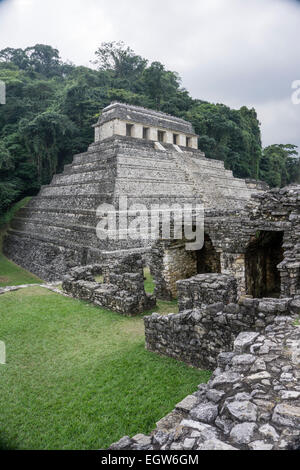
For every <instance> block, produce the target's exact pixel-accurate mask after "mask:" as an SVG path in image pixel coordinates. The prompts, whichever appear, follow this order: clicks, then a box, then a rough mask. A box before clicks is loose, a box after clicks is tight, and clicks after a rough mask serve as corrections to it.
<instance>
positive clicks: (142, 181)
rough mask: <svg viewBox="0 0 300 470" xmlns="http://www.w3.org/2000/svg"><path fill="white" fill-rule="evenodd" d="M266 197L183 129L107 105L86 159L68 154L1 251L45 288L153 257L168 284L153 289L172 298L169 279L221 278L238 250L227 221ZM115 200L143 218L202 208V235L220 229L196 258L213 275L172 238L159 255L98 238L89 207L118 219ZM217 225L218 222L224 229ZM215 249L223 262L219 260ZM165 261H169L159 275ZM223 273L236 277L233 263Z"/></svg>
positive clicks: (139, 242) (148, 246)
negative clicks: (75, 274) (72, 275)
mask: <svg viewBox="0 0 300 470" xmlns="http://www.w3.org/2000/svg"><path fill="white" fill-rule="evenodd" d="M265 189H266V187H265V185H263V184H262V183H261V182H258V181H252V180H251V181H248V180H244V179H240V178H235V177H234V175H233V173H232V171H231V170H228V169H226V168H225V166H224V162H223V161H219V160H213V159H209V158H206V157H205V154H204V153H203V152H202V151H201V150H199V149H198V145H197V135H196V134H195V132H194V129H193V126H192V124H191V123H189V122H187V121H184V120H183V119H179V118H177V117H173V116H169V115H168V114H164V113H161V112H158V111H153V110H151V109H145V108H141V107H138V106H131V105H126V104H121V103H112V104H111V105H110V106H108V107H106V108H105V109H103V110H102V112H101V116H100V118H99V121H98V123H97V124H96V125H95V141H94V142H92V143H91V144H90V145H89V147H88V149H87V151H86V152H83V153H80V154H77V155H74V158H73V162H72V163H71V164H68V165H65V167H64V170H63V172H62V173H60V174H56V175H54V176H53V179H52V181H51V183H50V184H48V185H46V186H42V187H41V189H40V192H39V194H38V195H37V196H36V197H33V198H32V199H31V201H30V202H29V204H28V205H27V206H26V207H24V208H22V209H21V210H20V211H19V212H18V213H17V214H16V216H15V217H14V219H13V221H12V223H11V225H10V229H9V231H8V233H7V235H6V237H5V239H4V245H3V250H4V253H5V254H6V255H7V256H8V257H9V258H10V259H12V260H13V261H15V262H16V263H17V264H19V265H20V266H23V267H24V268H26V269H28V270H29V271H31V272H32V273H35V274H37V275H38V276H39V277H40V278H42V279H44V280H50V281H56V280H60V279H61V278H62V276H63V275H64V274H66V273H68V272H69V270H70V269H71V268H73V267H75V266H86V265H89V264H93V263H100V264H101V263H104V262H105V260H108V261H109V262H110V261H111V260H112V259H113V257H118V256H123V255H126V254H128V253H136V254H142V256H143V258H144V260H145V263H146V260H148V261H147V263H150V261H149V259H150V258H153V259H155V262H154V263H152V265H153V266H154V267H153V270H155V269H156V268H157V267H160V268H161V269H162V270H163V272H164V273H165V274H164V276H165V278H166V279H167V280H164V281H161V282H159V283H157V285H158V286H161V291H162V290H164V291H166V292H167V294H166V295H167V296H170V295H175V288H176V281H177V280H178V279H186V278H187V277H190V276H192V275H194V274H195V273H197V272H198V271H199V272H202V271H203V269H204V270H207V269H208V270H211V269H213V272H215V270H217V271H219V270H220V269H223V270H225V271H226V272H228V271H229V272H230V266H231V264H232V263H233V264H234V262H235V261H234V260H235V259H236V258H235V257H234V256H233V253H235V252H236V250H238V248H237V247H238V244H237V242H236V237H238V238H240V227H239V225H238V227H236V225H235V223H239V222H238V221H239V220H240V217H241V213H242V211H244V210H245V208H246V207H247V205H248V203H249V202H251V204H253V203H254V200H253V199H252V195H255V194H256V195H259V194H261V193H263V192H264V190H265ZM120 198H122V199H124V198H126V200H127V203H128V208H129V207H132V206H134V205H143V207H144V208H146V210H148V211H149V210H150V211H151V210H152V208H153V206H154V207H155V206H157V205H159V207H162V208H164V207H165V206H167V207H170V206H172V205H177V206H178V205H180V207H184V206H185V204H187V205H195V204H196V205H198V206H199V205H201V207H203V208H204V210H205V225H206V227H208V226H209V223H212V226H214V223H216V224H217V225H218V227H219V229H218V230H217V231H216V230H215V229H213V230H208V231H207V233H206V232H205V235H206V237H207V240H206V245H205V253H207V256H208V257H209V259H210V261H211V263H212V265H213V268H211V267H210V266H209V267H207V262H206V261H203V259H202V258H203V256H202V254H201V253H202V252H201V253H200V254H199V259H200V258H201V256H202V258H201V260H202V261H201V260H200V261H199V262H198V261H197V256H198V255H197V253H194V252H188V251H186V250H185V247H184V240H178V241H176V240H175V242H174V243H175V245H174V246H173V245H172V247H171V249H169V246H166V247H165V248H164V250H165V251H164V250H163V251H162V250H161V249H157V248H156V241H155V240H153V239H149V238H148V239H147V238H143V237H140V238H138V239H137V238H134V237H132V236H131V234H132V233H131V230H130V229H129V228H128V230H125V231H124V233H123V232H122V236H120V237H116V238H114V237H110V238H109V239H100V238H99V237H98V236H97V231H96V228H97V224H98V223H99V216H98V215H97V213H98V211H97V209H98V208H99V207H100V206H101V207H103V205H106V204H108V205H110V206H111V205H112V206H113V207H114V208H115V210H116V212H117V213H118V211H119V212H120V213H122V212H123V209H122V210H121V209H119V202H120ZM129 214H130V212H129ZM232 214H233V217H235V218H234V221H231V222H230V227H232V228H233V229H234V230H235V232H234V234H233V235H232V239H233V241H234V243H233V245H232V244H230V243H229V241H228V232H229V228H228V226H227V221H228V218H229V217H230V215H232ZM128 217H129V222H130V221H131V219H130V216H128ZM221 220H224V221H226V224H225V225H226V227H225V228H224V227H223V226H222V224H221V222H220V221H221ZM244 225H245V224H244ZM251 230H252V228H251ZM256 230H257V228H256V227H255V229H254V233H256ZM215 231H216V235H215ZM251 233H252V232H251ZM237 234H238V235H237ZM125 235H126V236H125ZM159 242H160V240H158V243H159ZM220 243H223V245H224V246H223V245H222V247H220V246H219V245H220ZM214 245H215V246H216V247H217V250H219V251H220V250H221V251H222V253H223V255H222V256H223V258H224V257H225V256H227V255H228V259H227V258H226V260H225V261H224V260H223V258H222V259H221V261H220V260H219V257H220V256H219V251H218V252H217V254H216V253H215V251H214V249H213V246H214ZM157 253H159V258H158V259H156V258H155V256H157ZM240 254H241V253H240V252H239V253H238V255H239V256H240ZM177 255H178V256H177ZM174 258H176V260H175V261H174ZM238 259H239V258H238ZM168 260H173V261H170V263H169V265H170V266H169V268H165V267H164V263H168V262H169V261H168ZM197 266H198V267H197ZM203 266H204V267H203ZM197 269H198V271H197ZM232 270H233V271H234V272H240V267H239V264H237V266H235V265H234V267H233V268H232ZM205 272H206V271H205ZM209 272H210V271H209ZM159 276H160V273H159V275H158V277H159ZM164 286H165V287H164ZM157 288H158V287H157ZM170 292H171V294H170ZM172 292H173V293H172ZM161 295H162V296H165V294H164V293H162V294H161Z"/></svg>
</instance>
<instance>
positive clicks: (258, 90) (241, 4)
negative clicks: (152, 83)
mask: <svg viewBox="0 0 300 470" xmlns="http://www.w3.org/2000/svg"><path fill="white" fill-rule="evenodd" d="M299 33H300V2H299V1H297V0H186V1H183V0H151V2H149V0H128V1H124V0H0V49H3V48H5V47H8V46H9V47H21V48H25V47H27V46H31V45H34V44H36V43H43V44H50V45H52V46H53V47H56V48H57V49H59V51H60V53H61V56H62V58H63V59H65V60H66V59H69V60H70V61H72V62H74V63H75V64H77V65H87V66H89V65H90V64H89V61H90V60H91V59H93V57H94V52H95V50H96V49H97V47H98V46H99V45H100V44H101V42H103V41H114V40H123V41H124V42H125V43H126V44H128V45H129V46H130V47H131V48H132V49H134V51H135V52H136V53H138V54H140V55H142V56H143V57H145V58H147V59H149V60H150V61H152V60H158V61H160V62H162V63H163V64H165V65H166V67H167V68H168V69H170V70H174V71H177V72H179V73H180V75H181V77H182V81H183V86H184V87H185V88H187V89H188V90H189V92H190V93H191V95H192V96H193V97H194V98H200V99H204V100H207V101H211V102H214V103H217V102H218V103H220V102H221V103H225V104H227V105H229V106H231V107H234V108H239V107H241V106H243V105H247V106H249V107H255V108H256V110H257V112H258V117H259V120H260V121H261V123H262V138H263V144H264V145H269V144H271V143H293V144H296V145H299V146H300V105H295V104H292V101H291V94H292V88H291V85H292V82H293V81H294V80H300V38H299Z"/></svg>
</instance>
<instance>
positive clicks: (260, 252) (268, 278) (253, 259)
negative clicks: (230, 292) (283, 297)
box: [245, 231, 283, 298]
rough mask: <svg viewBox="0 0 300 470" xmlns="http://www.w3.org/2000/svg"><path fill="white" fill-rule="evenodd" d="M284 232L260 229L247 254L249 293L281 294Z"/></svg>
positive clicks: (271, 295)
mask: <svg viewBox="0 0 300 470" xmlns="http://www.w3.org/2000/svg"><path fill="white" fill-rule="evenodd" d="M282 243H283V232H270V231H260V232H257V234H256V237H255V238H254V239H253V240H252V241H251V242H250V243H249V245H248V248H247V251H246V254H245V267H246V289H247V294H248V295H252V296H253V297H256V298H262V297H279V296H280V272H279V271H278V269H277V265H278V264H279V263H281V261H282V260H283V248H282Z"/></svg>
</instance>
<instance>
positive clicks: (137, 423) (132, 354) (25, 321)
mask: <svg viewBox="0 0 300 470" xmlns="http://www.w3.org/2000/svg"><path fill="white" fill-rule="evenodd" d="M164 304H165V305H164ZM168 304H169V303H168V302H165V303H163V304H160V306H159V309H156V310H160V311H161V312H162V313H163V312H165V310H164V307H165V308H169V309H171V308H172V307H176V305H175V304H173V305H168ZM0 325H1V327H0V339H1V340H3V341H5V343H6V349H7V364H6V365H1V366H0V388H1V395H0V447H1V448H13V449H100V448H105V447H107V446H109V445H110V444H111V443H112V442H114V441H116V440H118V439H119V438H121V437H122V436H123V435H126V434H127V435H130V436H133V435H134V434H136V433H139V432H144V433H149V432H150V431H151V430H152V429H153V428H154V427H155V422H156V421H157V420H159V419H160V418H162V417H163V416H164V415H165V414H167V413H168V412H169V411H171V410H172V409H173V408H174V405H175V404H176V403H177V402H178V401H180V400H181V399H183V398H184V397H185V396H186V395H187V394H189V393H191V392H193V391H195V389H196V387H197V385H198V384H199V383H201V382H203V381H206V380H208V378H209V373H208V372H205V371H200V370H197V369H194V368H190V367H188V366H186V365H185V364H182V363H179V362H177V361H175V360H173V359H171V358H167V357H160V356H158V355H156V354H153V353H150V352H149V351H146V350H145V346H144V329H143V320H142V317H141V316H139V317H135V318H127V317H122V316H121V315H119V314H116V313H113V312H109V311H104V310H101V309H99V308H97V307H95V306H92V305H89V304H87V303H85V302H82V301H79V300H75V299H69V298H65V297H62V296H60V295H58V294H55V293H53V292H49V291H47V290H44V289H42V288H39V287H30V288H27V289H25V290H20V291H17V292H11V293H7V294H4V295H2V296H0Z"/></svg>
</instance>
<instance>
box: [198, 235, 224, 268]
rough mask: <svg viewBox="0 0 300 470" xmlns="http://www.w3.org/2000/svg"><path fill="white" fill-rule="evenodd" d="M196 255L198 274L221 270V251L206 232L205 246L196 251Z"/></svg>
mask: <svg viewBox="0 0 300 470" xmlns="http://www.w3.org/2000/svg"><path fill="white" fill-rule="evenodd" d="M196 256H197V274H205V273H220V272H221V260H220V253H218V252H217V251H216V249H215V248H214V246H213V244H212V241H211V239H210V237H209V235H207V234H205V236H204V245H203V248H202V249H201V250H199V251H197V252H196Z"/></svg>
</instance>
